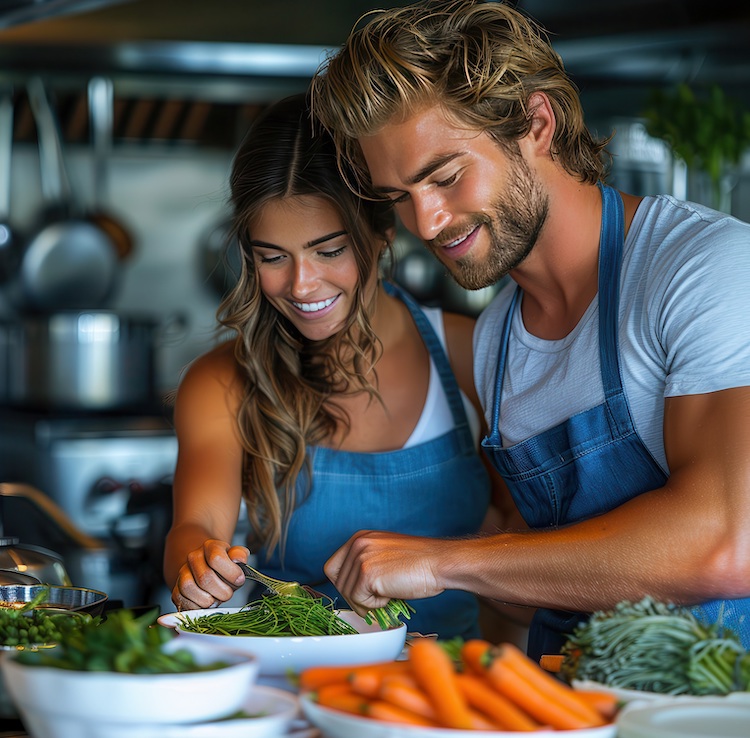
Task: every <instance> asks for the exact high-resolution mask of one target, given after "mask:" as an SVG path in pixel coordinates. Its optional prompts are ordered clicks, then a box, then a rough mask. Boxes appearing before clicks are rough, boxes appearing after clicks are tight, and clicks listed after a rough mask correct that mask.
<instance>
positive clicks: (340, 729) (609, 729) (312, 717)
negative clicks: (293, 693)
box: [299, 694, 617, 738]
mask: <svg viewBox="0 0 750 738" xmlns="http://www.w3.org/2000/svg"><path fill="white" fill-rule="evenodd" d="M299 699H300V705H301V706H302V712H303V713H304V715H305V717H306V718H307V719H308V720H309V721H310V722H311V723H312V724H313V725H314V726H315V727H316V728H319V729H320V731H321V732H322V733H323V735H325V736H326V738H354V736H356V738H477V736H481V737H482V738H518V736H520V735H522V734H521V733H519V732H518V731H514V732H510V731H491V730H482V731H476V730H451V729H450V728H420V727H416V726H410V725H399V724H397V723H386V722H382V721H380V720H373V719H371V718H366V717H358V716H357V715H348V714H347V713H345V712H340V711H339V710H332V709H330V708H328V707H321V706H320V705H318V704H316V703H315V702H314V701H313V700H312V698H311V697H310V695H306V694H303V695H302V696H301V697H300V698H299ZM529 735H533V736H534V738H563V736H564V737H565V738H615V736H616V735H617V728H616V726H615V724H614V723H612V724H610V725H604V726H602V727H601V728H588V729H586V730H537V731H534V732H533V733H530V734H529Z"/></svg>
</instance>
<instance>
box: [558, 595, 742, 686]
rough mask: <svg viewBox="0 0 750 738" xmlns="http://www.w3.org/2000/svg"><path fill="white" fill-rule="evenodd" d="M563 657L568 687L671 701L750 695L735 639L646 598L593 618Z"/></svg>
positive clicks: (565, 648)
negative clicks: (576, 684)
mask: <svg viewBox="0 0 750 738" xmlns="http://www.w3.org/2000/svg"><path fill="white" fill-rule="evenodd" d="M562 653H563V655H564V659H563V664H562V669H561V672H562V675H563V677H564V678H566V679H567V680H568V681H572V680H573V679H581V680H591V681H594V682H599V683H601V684H606V685H608V686H611V687H619V688H622V689H636V690H643V691H648V692H660V693H663V694H671V695H678V694H692V695H709V694H714V695H723V694H727V693H728V692H733V691H745V690H748V689H750V657H749V656H748V654H747V652H746V651H745V649H744V648H743V646H742V644H741V642H740V640H739V637H738V636H737V635H736V634H735V633H734V632H732V631H729V630H727V629H724V628H722V627H721V626H720V625H719V624H710V625H709V624H706V623H704V622H702V621H701V620H699V619H698V618H697V617H696V616H695V615H694V614H693V613H692V612H691V611H690V610H688V609H686V608H681V607H677V606H675V605H671V604H665V603H661V602H656V601H654V600H653V599H651V598H650V597H646V598H644V599H643V600H641V601H640V602H638V603H631V602H627V601H625V602H621V603H619V604H617V605H616V606H615V607H614V609H613V610H609V611H600V612H595V613H594V614H593V615H592V616H591V618H590V619H589V621H588V622H587V623H585V624H583V625H581V626H579V627H578V628H576V630H575V631H574V632H573V634H572V635H571V636H570V637H569V639H568V641H567V642H566V644H565V645H564V646H563V649H562Z"/></svg>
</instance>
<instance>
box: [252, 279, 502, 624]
mask: <svg viewBox="0 0 750 738" xmlns="http://www.w3.org/2000/svg"><path fill="white" fill-rule="evenodd" d="M386 289H388V291H389V292H390V293H391V294H396V295H397V296H399V297H400V298H401V299H402V300H403V301H404V302H405V303H406V305H407V307H408V308H409V311H410V312H411V314H412V316H413V318H414V322H415V323H416V325H417V328H418V329H419V332H420V334H421V336H422V338H423V340H424V342H425V345H426V346H427V349H428V350H429V352H430V355H431V356H432V359H433V361H434V362H435V365H436V367H437V371H438V375H439V378H440V381H441V382H442V385H443V388H444V389H445V393H446V396H447V398H448V403H449V406H450V409H451V413H452V415H453V422H454V426H455V427H454V428H453V429H452V430H450V431H448V432H447V433H445V434H443V435H442V436H439V437H438V438H435V439H433V440H431V441H427V442H426V443H421V444H418V445H416V446H412V447H408V448H405V449H400V450H397V451H387V452H378V453H357V452H351V451H338V450H335V449H331V448H325V447H315V448H309V449H308V452H309V455H310V458H311V460H312V486H311V488H310V490H309V493H308V494H304V492H303V489H306V485H305V482H304V480H303V481H302V482H301V484H300V485H299V487H298V495H299V500H300V502H299V505H298V507H297V508H296V509H295V511H294V514H293V515H292V520H291V524H290V527H289V533H288V539H287V546H286V551H285V555H284V559H283V565H282V562H281V557H280V554H279V551H278V550H276V551H274V553H273V554H272V555H271V557H270V559H269V560H268V561H267V562H266V559H265V552H261V553H260V554H259V555H258V565H259V567H260V568H261V569H262V571H263V572H265V573H267V574H269V575H270V576H272V577H278V578H280V579H290V580H295V581H299V582H302V583H305V584H310V585H312V586H313V587H315V589H317V590H319V591H322V592H325V593H326V594H328V595H329V596H330V597H333V598H339V601H340V603H341V605H342V606H343V598H341V596H340V594H339V593H338V592H337V591H336V590H335V589H334V587H333V585H332V584H331V583H330V582H329V581H328V580H327V579H326V577H325V574H324V573H323V564H324V563H325V561H326V560H327V559H328V558H329V557H330V556H331V554H333V553H334V551H336V549H338V548H339V547H340V546H341V545H342V544H344V543H345V542H346V541H347V540H348V539H349V537H350V536H351V535H352V534H353V533H356V532H357V531H359V530H363V529H374V530H387V531H392V532H397V533H407V534H410V535H417V536H431V537H438V538H448V537H461V536H466V535H471V534H474V533H476V532H477V531H478V529H479V527H480V525H481V524H482V520H483V519H484V515H485V512H486V511H487V507H488V505H489V499H490V485H489V477H488V475H487V470H486V469H485V467H484V465H483V463H482V461H481V460H480V457H479V454H478V449H477V447H476V445H475V440H474V438H473V437H472V433H471V430H470V427H469V422H468V420H467V417H466V412H465V410H464V406H463V402H462V400H461V395H460V391H459V388H458V385H457V383H456V380H455V377H454V376H453V372H452V370H451V367H450V364H449V362H448V358H447V356H446V354H445V351H444V350H443V347H442V345H441V343H440V340H439V339H438V337H437V335H436V333H435V331H434V330H433V328H432V326H431V325H430V323H429V321H428V319H427V317H426V316H425V315H424V313H423V312H422V310H421V309H420V308H419V306H418V305H417V304H416V302H414V300H413V299H412V298H411V297H410V296H409V295H407V294H406V293H404V292H402V291H401V290H400V289H398V288H396V287H394V286H393V285H386ZM255 594H257V593H255ZM411 604H412V606H413V607H414V609H415V610H416V613H415V614H414V615H412V618H411V620H409V621H408V622H407V626H408V629H409V630H410V631H418V632H421V633H438V634H439V635H440V636H441V638H452V637H454V636H463V637H465V638H472V637H478V636H479V627H478V614H479V606H478V602H477V599H476V597H475V596H474V595H473V594H471V593H469V592H460V591H446V592H444V593H442V594H440V595H438V596H436V597H431V598H427V599H421V600H413V601H412V602H411Z"/></svg>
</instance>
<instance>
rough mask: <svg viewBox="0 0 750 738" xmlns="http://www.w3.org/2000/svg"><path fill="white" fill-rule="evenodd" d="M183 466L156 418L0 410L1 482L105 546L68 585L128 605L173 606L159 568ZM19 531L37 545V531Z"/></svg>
mask: <svg viewBox="0 0 750 738" xmlns="http://www.w3.org/2000/svg"><path fill="white" fill-rule="evenodd" d="M176 460H177V439H176V437H175V435H174V431H173V429H172V425H171V421H170V418H169V417H168V416H167V415H165V414H160V413H158V412H153V411H152V412H148V413H142V412H128V411H123V412H121V413H115V414H113V413H106V414H97V413H78V412H68V413H60V412H56V413H44V412H41V411H24V410H12V409H4V410H0V481H5V482H13V483H22V484H28V485H31V486H33V487H35V488H37V489H38V490H40V491H41V492H42V493H44V494H45V495H47V496H48V497H49V498H50V499H51V500H52V501H53V502H54V503H55V504H56V505H57V506H58V507H59V508H60V509H61V510H62V512H63V513H65V514H66V515H67V517H68V518H69V519H70V521H71V522H72V523H73V524H74V525H75V526H76V527H77V528H78V529H79V530H81V531H82V532H83V533H86V534H88V535H90V536H92V537H94V538H97V539H99V540H101V541H103V542H104V543H105V544H106V546H107V555H105V556H100V557H98V559H97V558H96V557H91V556H88V557H86V558H85V559H84V560H82V561H80V562H78V561H76V564H75V566H74V569H78V571H76V572H73V571H71V578H73V579H74V581H73V583H74V584H76V585H78V586H86V587H91V588H92V589H100V590H103V591H105V592H107V594H108V595H109V596H110V598H112V599H118V600H122V601H123V602H124V604H125V605H126V606H137V605H143V604H147V603H148V602H151V601H156V602H157V604H158V603H159V602H169V597H168V594H165V592H163V591H162V590H163V589H164V585H163V582H162V580H161V566H162V556H163V545H164V536H165V535H166V532H167V530H168V529H169V525H170V524H171V481H172V475H173V472H174V467H175V463H176ZM17 524H18V523H17ZM11 532H13V531H11ZM13 533H14V535H18V536H19V537H20V538H21V540H22V541H24V542H26V543H34V541H33V540H29V539H30V538H33V537H34V531H33V530H25V531H22V532H13ZM40 545H43V543H41V544H40ZM66 565H68V560H67V559H66ZM74 573H75V574H76V575H77V577H78V579H79V581H75V577H74Z"/></svg>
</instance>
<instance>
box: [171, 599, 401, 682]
mask: <svg viewBox="0 0 750 738" xmlns="http://www.w3.org/2000/svg"><path fill="white" fill-rule="evenodd" d="M241 609H242V608H239V607H215V608H211V609H208V610H187V611H185V612H179V613H177V612H175V613H169V614H167V615H162V616H161V617H160V618H159V619H158V622H159V623H160V624H161V625H163V626H165V627H167V628H175V629H176V631H177V633H178V638H177V640H182V639H185V640H191V641H198V642H201V643H204V644H210V645H212V646H214V647H215V648H229V649H232V650H234V651H237V650H241V651H247V652H249V653H252V654H255V656H257V658H258V661H259V662H260V674H261V675H262V676H283V675H285V674H288V673H290V672H291V673H295V674H298V673H299V672H300V671H302V670H303V669H307V668H308V667H309V666H336V665H341V666H349V665H353V664H367V663H373V662H376V661H391V660H393V659H395V658H397V657H398V656H399V655H400V653H401V651H402V650H403V648H404V643H405V642H406V625H405V624H404V623H401V625H400V626H399V627H398V628H392V629H391V630H381V629H380V626H379V625H378V624H377V623H373V624H372V625H368V624H367V623H366V622H365V621H364V619H363V618H361V617H360V616H359V615H357V613H355V612H353V611H352V610H338V611H337V614H338V615H339V616H340V617H341V619H342V620H345V621H346V622H347V623H349V624H350V625H352V626H353V627H354V628H355V629H356V630H357V633H356V634H353V635H332V636H305V637H302V636H235V635H228V636H225V635H211V634H208V633H192V632H190V631H188V630H183V629H182V628H180V623H181V622H182V621H183V619H184V618H185V617H193V618H195V617H200V616H201V615H211V614H213V613H232V612H238V611H239V610H241Z"/></svg>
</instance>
